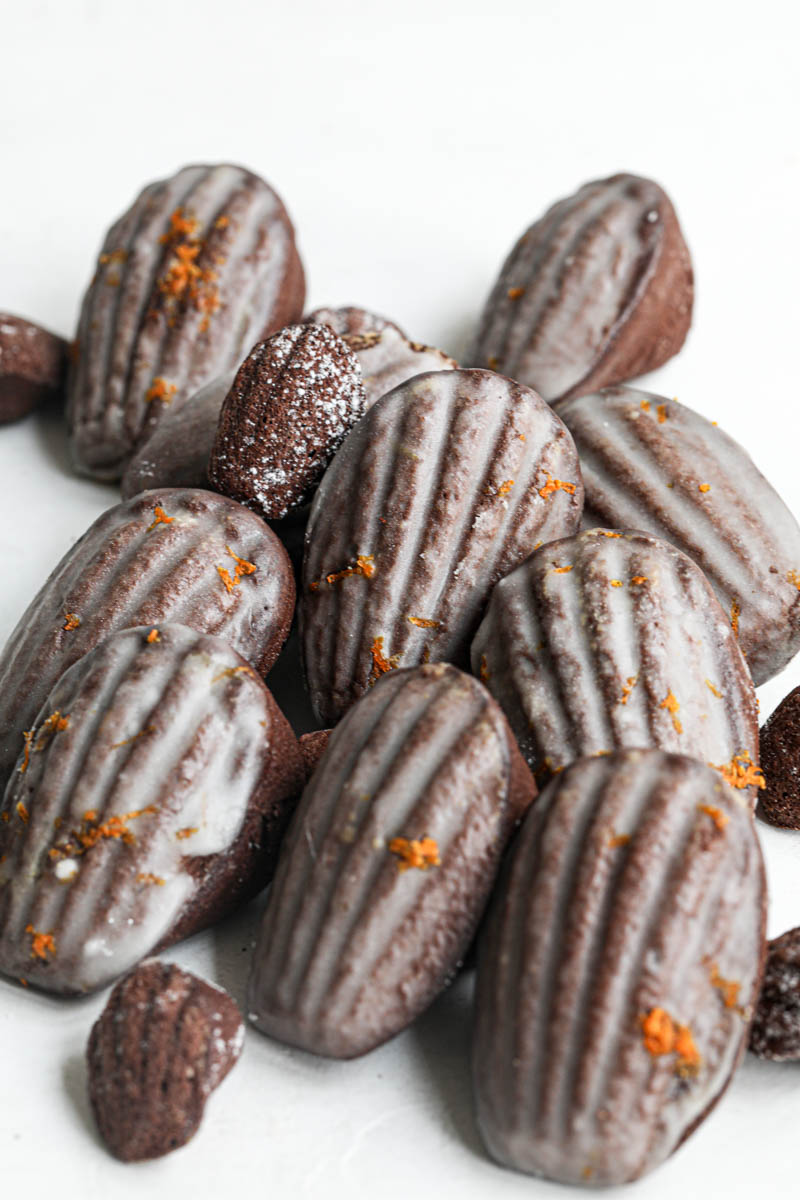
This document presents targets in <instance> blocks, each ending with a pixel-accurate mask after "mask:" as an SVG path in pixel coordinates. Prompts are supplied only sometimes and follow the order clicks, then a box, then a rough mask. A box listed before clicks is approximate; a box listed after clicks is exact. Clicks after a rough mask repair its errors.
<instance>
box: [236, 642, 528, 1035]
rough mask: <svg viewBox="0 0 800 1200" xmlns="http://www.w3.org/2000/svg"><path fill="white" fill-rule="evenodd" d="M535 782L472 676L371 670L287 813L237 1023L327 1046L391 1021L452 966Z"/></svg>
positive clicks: (401, 1018)
mask: <svg viewBox="0 0 800 1200" xmlns="http://www.w3.org/2000/svg"><path fill="white" fill-rule="evenodd" d="M535 794H536V787H535V785H534V782H533V779H532V777H531V774H530V772H529V771H528V769H527V767H526V766H525V764H524V762H523V761H522V758H521V756H520V753H519V751H518V749H517V747H516V744H515V742H514V739H513V736H512V734H511V730H510V729H509V728H508V725H507V723H506V720H505V718H504V717H503V714H502V713H501V712H500V709H499V708H498V707H497V705H496V704H495V702H494V701H493V700H492V699H491V697H490V696H489V693H488V692H487V691H486V689H485V688H484V687H482V686H481V684H479V683H478V681H477V680H475V679H472V678H471V677H470V676H469V675H464V674H463V673H462V672H461V671H458V670H456V668H455V667H451V666H448V665H446V664H444V663H439V664H437V665H435V666H427V667H417V668H415V669H413V670H408V671H397V672H393V673H392V674H391V675H387V676H384V678H383V679H381V680H380V681H379V682H378V683H377V684H376V686H375V687H374V688H373V689H372V691H370V693H369V694H368V695H367V696H365V697H364V698H363V699H362V700H361V701H359V703H358V704H357V705H355V707H354V708H352V709H351V710H350V712H349V713H348V714H347V716H346V717H345V718H344V720H343V721H342V722H341V723H340V724H339V725H337V726H336V728H335V729H334V730H333V731H332V732H331V734H330V740H329V741H328V743H327V748H326V750H325V753H324V757H323V758H322V760H321V762H320V764H319V766H318V767H317V769H316V771H315V772H314V774H313V775H312V776H311V779H310V781H309V783H308V784H307V786H306V790H305V792H304V793H303V797H302V799H301V801H300V804H299V806H298V808H297V811H296V813H295V816H294V818H293V821H292V825H291V828H290V830H289V833H288V835H287V837H286V840H285V842H284V845H283V848H282V850H281V856H280V862H279V864H278V870H277V873H276V876H275V880H274V883H273V886H272V891H271V893H270V898H269V901H268V904H267V910H266V912H265V914H264V922H263V925H262V928H261V933H260V936H259V939H258V943H257V946H256V952H255V956H254V958H253V965H252V971H251V975H250V983H249V987H248V1001H247V1003H248V1012H249V1017H250V1020H251V1021H252V1022H253V1023H254V1024H255V1025H256V1027H257V1028H258V1029H259V1030H261V1032H262V1033H266V1034H268V1035H269V1036H271V1037H275V1038H278V1039H279V1040H281V1041H284V1042H288V1043H289V1044H291V1045H295V1046H300V1047H302V1048H303V1049H305V1050H310V1051H312V1052H313V1053H315V1054H324V1055H329V1056H331V1057H334V1058H354V1057H356V1056H357V1055H360V1054H365V1053H367V1051H368V1050H372V1049H373V1048H374V1047H375V1046H378V1045H380V1044H381V1043H382V1042H384V1041H386V1040H387V1039H388V1038H390V1037H393V1036H394V1035H395V1034H396V1033H399V1032H400V1030H401V1029H404V1028H405V1027H406V1026H407V1025H408V1024H409V1023H410V1022H411V1021H413V1020H414V1018H415V1017H416V1016H418V1014H419V1013H420V1012H422V1011H423V1009H425V1008H426V1007H427V1006H428V1005H429V1004H430V1003H431V1001H432V1000H433V999H434V997H435V996H436V995H437V993H438V992H439V991H440V990H441V989H442V988H443V987H444V986H445V984H446V983H447V982H448V980H449V979H450V978H451V977H452V976H453V974H454V973H455V971H456V970H457V968H458V966H459V965H460V962H461V960H462V959H463V957H464V955H465V954H466V952H467V950H468V948H469V946H470V943H471V941H472V937H473V934H474V931H475V928H476V926H477V923H478V921H479V919H480V916H481V913H482V912H483V908H484V905H485V904H486V901H487V899H488V895H489V891H490V889H491V887H492V884H493V882H494V878H495V874H496V872H497V869H498V866H499V863H500V856H501V855H502V852H503V849H504V847H505V844H506V842H507V840H508V838H509V836H510V834H511V832H512V830H513V828H514V826H515V825H516V823H517V822H518V821H519V820H520V818H521V817H522V815H523V813H524V812H525V810H526V809H527V807H528V805H529V804H530V802H531V801H532V799H533V797H534V796H535Z"/></svg>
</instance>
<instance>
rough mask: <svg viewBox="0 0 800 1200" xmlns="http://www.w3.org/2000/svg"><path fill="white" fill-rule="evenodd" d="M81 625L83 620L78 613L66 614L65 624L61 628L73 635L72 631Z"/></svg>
mask: <svg viewBox="0 0 800 1200" xmlns="http://www.w3.org/2000/svg"><path fill="white" fill-rule="evenodd" d="M80 623H81V619H80V617H79V616H78V614H77V613H74V612H65V613H64V624H63V625H62V626H61V628H62V629H66V631H67V633H72V630H73V629H77V628H78V627H79V626H80Z"/></svg>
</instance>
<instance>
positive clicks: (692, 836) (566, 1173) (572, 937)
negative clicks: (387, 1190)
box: [473, 750, 767, 1187]
mask: <svg viewBox="0 0 800 1200" xmlns="http://www.w3.org/2000/svg"><path fill="white" fill-rule="evenodd" d="M766 898H767V897H766V882H765V878H764V867H763V863H762V859H761V852H760V849H759V845H758V839H757V837H756V834H755V828H754V824H753V821H752V817H751V813H750V806H749V804H748V803H747V800H746V799H745V797H744V796H743V795H742V794H741V793H737V792H735V791H734V790H733V789H731V788H730V787H729V786H728V785H727V784H726V783H725V782H724V781H723V780H722V779H721V778H720V776H719V774H718V773H717V772H715V771H712V770H711V769H710V768H709V767H705V766H703V765H702V764H701V763H697V762H694V761H693V760H691V759H688V758H685V757H683V756H679V755H673V754H664V753H662V752H661V751H657V750H627V751H623V752H620V753H616V754H613V755H611V756H610V757H608V758H601V759H582V760H581V761H580V762H577V763H574V764H573V765H572V766H571V767H568V768H567V769H566V771H564V773H563V774H562V775H559V776H558V778H557V779H555V780H553V781H552V782H551V783H550V784H549V786H548V787H547V788H546V789H545V790H544V792H542V794H541V796H540V797H539V799H538V800H537V802H536V804H535V805H534V806H533V807H532V809H531V810H530V812H529V814H528V816H527V817H526V819H525V823H524V825H523V827H522V830H521V831H520V834H519V836H518V838H517V839H516V841H515V844H514V846H513V848H512V851H511V855H510V859H509V862H508V863H507V865H506V867H505V868H504V871H503V874H502V876H501V880H500V883H499V884H498V887H497V888H496V890H495V894H494V898H493V901H492V907H491V910H490V914H489V918H488V920H487V921H486V922H485V924H484V928H483V931H482V935H481V939H480V942H479V950H478V976H477V988H476V1000H475V1028H474V1037H473V1081H474V1087H475V1096H476V1100H477V1113H478V1125H479V1127H480V1131H481V1135H482V1137H483V1140H484V1142H485V1143H486V1146H487V1148H488V1150H489V1152H490V1153H491V1154H492V1156H493V1157H494V1158H496V1159H497V1160H498V1161H499V1162H501V1163H503V1164H505V1165H506V1166H510V1167H515V1168H517V1169H518V1170H520V1171H528V1172H530V1173H531V1174H534V1175H542V1176H545V1177H546V1178H548V1179H554V1180H558V1181H560V1182H562V1183H570V1184H584V1185H587V1186H590V1187H598V1186H607V1185H613V1184H620V1183H627V1182H629V1181H630V1180H633V1179H638V1178H639V1177H640V1176H641V1175H644V1174H645V1173H646V1172H648V1171H650V1170H652V1169H653V1168H654V1167H656V1166H658V1164H659V1163H660V1162H662V1161H663V1160H664V1159H665V1158H667V1157H668V1155H670V1154H672V1152H673V1151H674V1150H676V1149H677V1147H678V1146H679V1145H680V1144H681V1142H682V1141H684V1139H685V1138H687V1137H688V1136H689V1134H690V1133H692V1131H693V1130H695V1129H696V1128H697V1126H698V1125H699V1124H700V1123H701V1122H702V1121H703V1119H704V1118H705V1116H706V1115H707V1114H708V1112H709V1110H710V1109H711V1107H712V1106H713V1105H714V1104H715V1103H716V1101H717V1100H718V1099H719V1097H720V1095H721V1094H722V1092H723V1091H724V1089H725V1087H726V1086H727V1084H728V1082H729V1081H730V1078H731V1076H732V1074H733V1072H734V1070H735V1068H736V1066H737V1064H738V1062H739V1060H740V1058H741V1055H742V1053H743V1051H744V1048H745V1045H746V1042H747V1033H748V1026H749V1024H750V1020H751V1018H752V1014H753V1006H754V1004H755V1002H756V1000H757V998H758V993H759V983H760V978H761V969H762V958H763V948H764V930H765V918H766Z"/></svg>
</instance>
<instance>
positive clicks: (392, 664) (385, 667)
mask: <svg viewBox="0 0 800 1200" xmlns="http://www.w3.org/2000/svg"><path fill="white" fill-rule="evenodd" d="M369 652H370V654H371V655H372V674H371V676H370V683H374V682H375V680H376V679H380V677H381V675H385V674H386V672H387V671H394V670H395V668H396V667H398V666H399V665H400V656H399V655H398V654H390V655H389V657H388V658H386V657H385V655H384V653H383V638H382V637H376V638H375V639H374V640H373V643H372V645H371V647H370V651H369Z"/></svg>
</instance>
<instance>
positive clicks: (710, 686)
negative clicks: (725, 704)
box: [705, 679, 722, 700]
mask: <svg viewBox="0 0 800 1200" xmlns="http://www.w3.org/2000/svg"><path fill="white" fill-rule="evenodd" d="M705 682H706V687H707V688H708V690H709V691H710V692H711V693H712V694H713V695H714V696H716V697H717V699H718V700H721V699H722V692H721V691H720V690H719V688H715V687H714V685H713V683H712V682H711V680H710V679H707V680H706V681H705Z"/></svg>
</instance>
